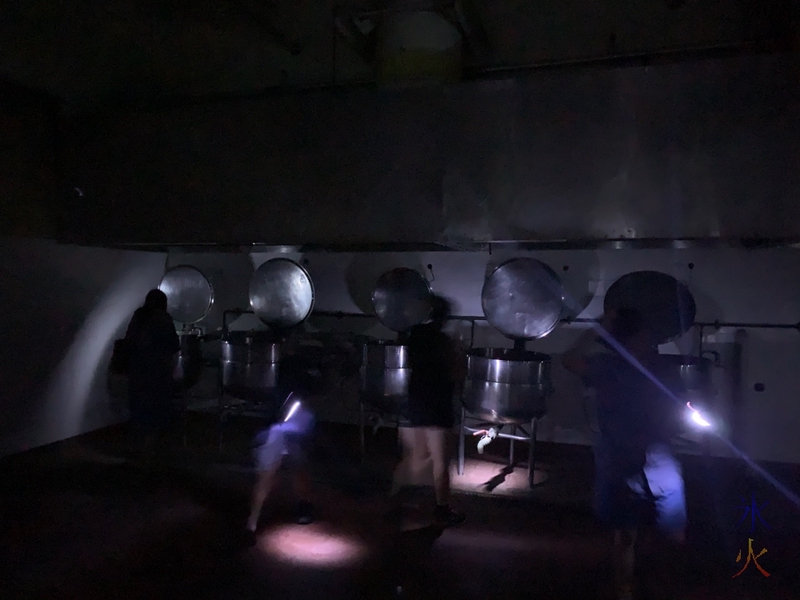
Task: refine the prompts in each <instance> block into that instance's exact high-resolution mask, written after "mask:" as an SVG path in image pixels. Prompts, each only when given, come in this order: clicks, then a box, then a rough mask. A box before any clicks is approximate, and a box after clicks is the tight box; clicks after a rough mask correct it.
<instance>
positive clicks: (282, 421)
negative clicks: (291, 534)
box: [247, 336, 316, 532]
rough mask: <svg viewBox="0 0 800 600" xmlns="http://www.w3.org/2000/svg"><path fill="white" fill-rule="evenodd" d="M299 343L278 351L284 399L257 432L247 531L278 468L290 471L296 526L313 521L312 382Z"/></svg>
mask: <svg viewBox="0 0 800 600" xmlns="http://www.w3.org/2000/svg"><path fill="white" fill-rule="evenodd" d="M298 347H299V340H298V339H297V337H296V336H292V337H290V338H289V339H287V340H286V343H285V344H284V347H283V348H282V350H283V353H284V357H283V359H282V360H281V365H280V375H279V380H278V394H279V395H280V397H283V398H286V400H285V401H284V403H283V405H282V406H281V409H280V411H279V412H278V418H277V420H276V422H275V423H273V424H272V425H271V426H270V427H268V428H266V429H264V430H262V431H260V432H259V433H258V434H257V435H256V438H255V443H254V451H253V454H254V458H255V467H256V484H255V487H254V488H253V495H252V502H251V507H250V517H249V519H248V520H247V529H248V530H249V531H250V532H255V531H256V528H257V527H258V519H259V517H260V516H261V510H262V508H263V506H264V503H265V502H266V500H267V498H268V497H269V494H270V492H271V491H272V489H273V487H274V482H275V478H276V476H277V474H278V471H279V469H280V467H281V466H282V465H284V464H285V465H287V466H288V467H289V468H290V469H291V471H292V483H293V487H294V493H295V496H296V497H297V499H298V502H297V515H296V518H297V523H299V524H301V525H307V524H309V523H312V522H313V520H314V517H313V512H312V504H311V488H312V485H311V474H310V472H309V465H308V459H309V454H310V451H311V447H312V444H313V433H314V425H315V420H316V419H315V416H314V413H313V412H312V410H311V408H310V407H309V406H308V397H309V396H310V394H311V393H312V391H313V389H314V378H313V376H312V375H311V373H310V372H309V369H308V368H307V366H306V365H305V364H304V362H303V361H302V357H301V356H299V352H298Z"/></svg>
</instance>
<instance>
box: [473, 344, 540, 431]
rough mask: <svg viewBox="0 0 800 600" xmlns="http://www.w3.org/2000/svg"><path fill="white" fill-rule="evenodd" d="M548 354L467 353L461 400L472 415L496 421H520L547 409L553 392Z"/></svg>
mask: <svg viewBox="0 0 800 600" xmlns="http://www.w3.org/2000/svg"><path fill="white" fill-rule="evenodd" d="M550 365H551V359H550V356H548V355H547V354H540V353H538V352H528V351H524V350H509V349H505V348H478V349H476V350H472V351H471V352H469V354H468V355H467V373H468V374H467V381H466V383H465V385H464V394H463V397H462V403H463V404H464V408H466V409H467V410H468V411H469V412H470V413H472V414H473V415H474V416H476V417H479V418H481V419H484V420H486V421H489V422H492V423H498V424H522V423H527V422H530V421H531V420H532V419H538V418H541V417H542V416H544V414H545V413H546V412H547V403H546V401H547V398H548V396H549V395H550V394H551V393H552V387H551V380H550Z"/></svg>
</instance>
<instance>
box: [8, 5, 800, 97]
mask: <svg viewBox="0 0 800 600" xmlns="http://www.w3.org/2000/svg"><path fill="white" fill-rule="evenodd" d="M465 1H470V0H465ZM471 2H472V4H471V5H468V6H467V8H468V9H469V12H470V13H471V14H472V15H474V16H475V19H476V21H477V22H479V24H480V26H481V27H482V28H483V29H484V31H485V34H486V36H485V37H486V40H487V41H488V46H487V49H488V51H487V52H485V53H484V54H482V55H480V56H479V57H477V58H476V57H473V60H479V61H480V62H481V63H482V66H492V65H509V64H524V63H540V62H551V61H561V60H574V59H580V58H587V57H601V56H605V55H614V54H627V53H647V52H652V51H657V50H662V49H677V48H687V47H704V46H728V45H736V44H740V43H742V42H743V41H745V40H748V39H756V38H764V37H770V36H772V37H774V35H775V31H777V30H778V29H780V28H781V26H783V27H784V29H786V28H791V25H790V24H791V21H792V18H791V11H792V4H794V5H796V4H797V0H791V1H788V0H787V1H786V2H768V3H763V2H758V1H757V0H686V1H685V2H681V1H680V0H642V1H640V2H630V1H629V0H539V1H537V2H530V1H529V0H471ZM335 4H341V2H339V3H337V2H335V0H322V1H320V0H315V1H313V2H312V0H117V1H116V2H107V1H101V0H72V1H67V0H7V1H6V2H4V3H3V4H2V8H0V77H4V78H7V79H9V80H11V81H14V82H18V83H20V84H22V85H25V86H29V87H32V88H36V89H40V90H44V91H47V92H49V93H51V94H54V95H56V96H58V97H59V98H60V99H61V100H63V101H64V102H65V105H66V107H67V109H68V110H70V109H82V108H91V107H96V106H98V105H101V104H104V103H107V102H112V101H119V100H120V99H123V100H126V101H133V102H135V101H137V100H148V99H152V98H159V97H164V96H184V97H185V96H205V95H218V94H237V93H252V92H256V91H259V90H263V89H265V88H272V87H276V86H281V85H289V86H305V85H314V84H319V83H325V82H329V81H330V80H331V77H332V55H333V52H332V48H333V40H332V38H333V26H332V23H333V17H332V15H333V13H334V5H335ZM386 5H387V2H386V1H379V0H362V1H361V2H359V3H358V6H357V7H351V10H354V11H355V12H358V11H360V10H367V9H378V8H383V7H385V6H386ZM764 5H767V6H766V7H765V6H764ZM340 42H341V43H338V44H337V52H336V61H337V75H338V79H339V80H340V81H342V80H345V81H346V80H363V79H369V78H371V76H372V72H373V66H372V65H370V64H368V63H367V62H365V61H364V60H362V59H361V58H360V57H359V55H358V54H357V53H356V52H354V51H353V50H352V49H350V48H349V47H348V46H347V43H346V42H345V41H344V40H340Z"/></svg>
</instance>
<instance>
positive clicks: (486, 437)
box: [472, 427, 497, 454]
mask: <svg viewBox="0 0 800 600" xmlns="http://www.w3.org/2000/svg"><path fill="white" fill-rule="evenodd" d="M472 435H474V436H478V435H480V436H481V439H480V440H478V454H483V449H484V448H486V446H488V445H489V444H490V443H491V442H492V440H494V439H495V438H496V437H497V428H496V427H492V428H491V429H481V430H480V431H476V432H474V433H473V434H472Z"/></svg>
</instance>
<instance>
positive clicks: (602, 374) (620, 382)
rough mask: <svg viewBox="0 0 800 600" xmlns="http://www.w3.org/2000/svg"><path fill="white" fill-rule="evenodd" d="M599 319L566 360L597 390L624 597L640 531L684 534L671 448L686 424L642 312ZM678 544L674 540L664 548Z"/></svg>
mask: <svg viewBox="0 0 800 600" xmlns="http://www.w3.org/2000/svg"><path fill="white" fill-rule="evenodd" d="M600 327H601V329H600V331H596V330H594V329H592V330H590V331H589V332H588V333H586V334H584V335H583V336H582V337H581V338H580V339H579V341H578V343H577V344H576V345H575V346H574V347H573V348H572V349H571V350H570V351H568V352H567V353H565V354H564V355H563V357H562V362H563V364H564V366H565V367H566V368H567V369H568V370H570V371H572V372H573V373H575V374H577V375H579V376H580V377H581V378H582V379H583V381H584V383H585V385H587V386H588V387H591V388H593V389H594V392H595V397H596V408H597V421H598V426H599V435H598V437H597V440H596V443H595V449H594V450H595V452H594V453H595V481H594V483H595V486H594V487H595V490H594V512H595V514H596V516H597V517H598V519H599V520H600V521H601V522H602V523H603V524H604V525H606V526H608V527H609V528H611V529H613V530H614V532H615V536H614V538H615V540H614V541H615V571H616V573H615V575H616V583H617V588H618V597H619V598H631V597H632V595H633V591H634V590H633V588H634V578H633V571H634V547H635V545H636V542H637V533H638V532H639V531H641V530H643V529H644V528H655V529H656V530H657V531H658V532H660V533H661V534H663V536H662V538H663V539H666V540H669V541H671V542H673V543H674V544H677V545H680V544H682V543H683V542H684V540H685V531H686V522H687V516H686V500H685V495H684V483H683V476H682V472H681V466H680V463H679V462H678V460H677V459H676V457H675V455H674V453H673V450H672V439H673V438H674V437H675V436H676V435H677V434H678V433H680V431H681V418H680V415H681V414H682V413H681V411H680V407H681V404H680V402H679V401H678V400H677V397H676V395H675V394H674V393H673V392H670V393H667V392H666V391H665V390H664V388H662V387H661V386H659V385H658V384H657V383H656V381H654V379H655V380H657V381H659V382H661V383H662V384H664V385H666V386H667V389H668V390H669V389H670V388H671V387H672V388H673V390H674V391H675V392H677V388H674V387H673V386H672V384H671V383H670V381H669V380H668V379H669V374H668V373H667V372H665V371H663V370H662V369H660V367H659V364H660V363H659V354H658V347H657V345H656V343H655V340H654V338H653V336H652V334H651V332H650V330H649V329H648V328H647V327H646V326H645V322H644V320H643V318H642V316H641V314H640V313H638V312H636V311H634V310H629V309H620V310H619V311H617V312H615V313H612V314H609V315H606V316H605V317H604V318H603V320H602V321H601V324H600ZM602 331H605V332H606V335H602V333H601V332H602ZM597 342H600V343H599V344H598V343H597ZM592 345H594V348H591V347H590V346H592ZM636 363H638V364H639V365H640V366H641V367H642V368H643V369H644V370H645V371H646V373H647V374H646V373H643V372H642V369H640V368H639V367H637V365H636ZM676 550H679V546H678V547H677V548H676V546H675V545H672V546H671V547H669V546H668V547H667V548H665V550H664V551H665V552H669V553H670V554H672V553H675V551H676ZM679 558H680V557H679V556H678V555H677V553H676V556H675V557H673V559H672V560H669V561H661V563H662V564H665V565H668V566H669V567H670V568H672V569H673V571H674V572H675V573H677V572H678V562H679ZM668 583H670V582H666V581H662V582H660V590H661V591H662V592H664V593H670V592H667V590H668V589H669V585H668Z"/></svg>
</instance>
